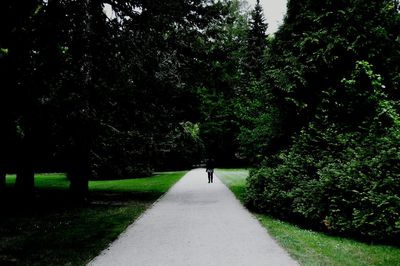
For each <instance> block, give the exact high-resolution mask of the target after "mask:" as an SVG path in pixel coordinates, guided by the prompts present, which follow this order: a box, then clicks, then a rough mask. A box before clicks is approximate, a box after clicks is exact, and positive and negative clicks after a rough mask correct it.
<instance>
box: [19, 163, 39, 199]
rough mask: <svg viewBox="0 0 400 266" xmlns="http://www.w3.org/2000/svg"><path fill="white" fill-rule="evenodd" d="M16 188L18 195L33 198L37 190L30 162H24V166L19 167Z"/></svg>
mask: <svg viewBox="0 0 400 266" xmlns="http://www.w3.org/2000/svg"><path fill="white" fill-rule="evenodd" d="M15 187H16V189H17V191H18V193H20V194H21V196H23V197H31V196H33V192H34V188H35V175H34V171H33V167H32V164H31V163H30V162H27V161H24V162H22V164H20V165H19V167H18V170H17V179H16V181H15Z"/></svg>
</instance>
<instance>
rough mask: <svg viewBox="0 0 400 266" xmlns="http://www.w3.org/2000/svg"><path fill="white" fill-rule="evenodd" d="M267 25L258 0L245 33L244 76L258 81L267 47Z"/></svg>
mask: <svg viewBox="0 0 400 266" xmlns="http://www.w3.org/2000/svg"><path fill="white" fill-rule="evenodd" d="M267 28H268V24H267V23H266V21H265V18H264V12H263V8H262V6H261V5H260V0H257V2H256V4H255V6H254V9H253V10H252V11H251V17H250V28H249V30H248V33H247V51H246V70H247V72H246V74H247V75H249V78H250V79H251V78H254V79H256V80H259V79H260V78H261V73H262V71H263V64H264V52H265V48H266V45H267V34H266V31H267Z"/></svg>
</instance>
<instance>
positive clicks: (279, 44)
mask: <svg viewBox="0 0 400 266" xmlns="http://www.w3.org/2000/svg"><path fill="white" fill-rule="evenodd" d="M399 18H400V16H399V13H398V3H397V2H396V1H381V2H368V1H356V0H355V1H335V2H331V1H322V2H321V1H320V2H318V3H317V2H312V1H306V2H301V3H300V2H298V1H297V2H296V1H290V2H289V4H288V15H287V17H286V20H285V24H284V25H283V26H282V28H281V29H280V31H279V32H278V33H277V34H276V36H275V38H274V39H273V40H272V41H271V44H270V45H269V49H268V51H267V59H266V62H265V63H266V66H267V67H266V71H265V75H264V80H263V81H262V83H261V84H262V85H261V86H260V87H261V91H264V95H271V96H268V97H267V99H265V100H262V101H261V103H260V106H264V108H265V109H264V110H267V111H266V112H264V114H268V113H272V114H274V113H275V114H278V115H269V116H267V117H270V118H268V119H266V120H264V121H267V122H265V123H264V129H263V130H262V129H261V128H262V125H263V123H262V122H257V123H255V125H253V126H250V127H248V128H249V129H251V128H255V129H257V128H258V129H261V130H260V131H264V133H254V135H256V134H257V136H261V138H259V139H258V140H257V139H256V138H253V139H255V140H257V141H258V142H259V145H260V147H265V148H264V150H263V152H262V153H261V155H262V156H263V157H264V161H263V162H262V163H261V165H260V167H259V169H258V170H255V171H253V172H252V174H251V177H250V178H249V187H248V203H249V204H250V205H251V206H253V207H255V208H259V209H261V210H263V211H264V212H268V213H271V214H274V215H276V216H279V217H281V218H286V219H291V220H296V221H299V222H301V223H304V224H307V226H313V227H317V228H320V229H322V230H327V231H330V232H336V233H344V234H348V235H352V236H356V237H362V238H365V239H369V240H380V241H398V237H399V233H400V231H399V229H400V227H399V220H400V201H399V199H400V194H399V186H400V180H399V178H398V177H399V176H400V168H399V165H400V150H399V147H398V143H399V137H400V133H399V132H400V127H399V103H398V100H399V93H398V92H399V87H398V81H397V80H398V77H399V76H398V71H397V70H398V68H399V66H400V65H399V64H398V60H396V59H395V58H398V57H399V49H398V47H399V44H400V43H399V39H398V36H399V34H400V32H399V29H400V27H399V26H400V23H399V22H400V20H399ZM257 99H260V97H258V98H257ZM261 99H262V98H261ZM267 107H268V108H267ZM268 110H277V111H268ZM256 121H257V120H256ZM268 132H275V133H274V134H270V133H268ZM277 144H278V145H277ZM276 145H277V146H276ZM254 146H256V145H254ZM254 146H253V147H254ZM276 147H278V149H276ZM256 154H259V152H258V153H256Z"/></svg>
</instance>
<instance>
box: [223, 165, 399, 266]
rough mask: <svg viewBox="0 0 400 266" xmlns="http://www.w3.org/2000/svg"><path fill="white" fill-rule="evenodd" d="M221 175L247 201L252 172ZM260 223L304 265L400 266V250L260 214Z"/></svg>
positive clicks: (230, 171) (225, 172)
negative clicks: (329, 234) (329, 233)
mask: <svg viewBox="0 0 400 266" xmlns="http://www.w3.org/2000/svg"><path fill="white" fill-rule="evenodd" d="M216 174H217V176H218V177H219V178H220V179H221V180H222V181H223V182H224V183H225V184H226V185H227V186H228V187H229V188H230V189H231V190H232V192H233V193H234V194H235V195H236V197H237V198H238V199H239V200H243V198H244V193H245V189H244V188H245V185H246V177H247V176H248V171H246V170H242V169H218V170H217V171H216ZM255 215H256V217H257V218H258V219H259V221H260V223H261V224H262V225H263V226H264V227H265V228H267V230H268V232H269V233H270V234H271V235H272V236H273V237H274V238H275V239H276V240H277V241H278V242H279V243H280V245H281V246H283V247H284V248H285V249H286V250H287V251H288V252H289V253H290V254H291V256H292V257H293V258H295V259H296V260H298V261H299V262H300V264H301V265H354V266H358V265H388V266H395V265H400V248H399V247H394V246H387V245H372V244H367V243H363V242H359V241H356V240H353V239H347V238H342V237H334V236H328V235H326V234H323V233H320V232H315V231H311V230H305V229H302V228H300V227H298V226H296V225H293V224H290V223H287V222H283V221H279V220H276V219H273V218H271V217H269V216H267V215H263V214H256V213H255Z"/></svg>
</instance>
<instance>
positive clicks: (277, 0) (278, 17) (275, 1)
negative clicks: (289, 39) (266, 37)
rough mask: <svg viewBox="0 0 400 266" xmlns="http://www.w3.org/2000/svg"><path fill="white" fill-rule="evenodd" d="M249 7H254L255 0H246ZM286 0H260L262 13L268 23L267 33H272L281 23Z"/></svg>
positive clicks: (284, 12)
mask: <svg viewBox="0 0 400 266" xmlns="http://www.w3.org/2000/svg"><path fill="white" fill-rule="evenodd" d="M247 2H248V3H249V5H250V7H251V8H254V5H255V4H256V0H247ZM286 3H287V0H260V4H261V6H262V7H263V9H264V15H265V18H266V20H267V23H268V29H267V33H268V34H269V33H274V32H276V31H277V30H278V27H279V25H281V24H282V21H283V17H284V16H285V14H286Z"/></svg>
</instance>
